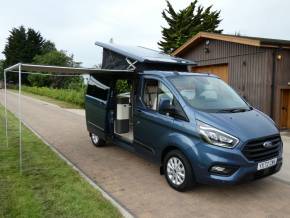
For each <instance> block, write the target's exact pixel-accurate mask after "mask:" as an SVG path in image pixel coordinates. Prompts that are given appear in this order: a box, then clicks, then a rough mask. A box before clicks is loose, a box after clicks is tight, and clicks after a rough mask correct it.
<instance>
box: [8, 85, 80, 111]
mask: <svg viewBox="0 0 290 218" xmlns="http://www.w3.org/2000/svg"><path fill="white" fill-rule="evenodd" d="M11 90H12V91H14V92H17V91H18V87H12V89H11ZM21 91H22V92H23V94H25V95H29V96H31V97H34V98H38V99H40V100H43V101H46V102H49V103H53V104H56V105H59V106H60V107H63V108H78V109H79V108H84V99H85V98H84V90H74V89H53V88H47V87H31V86H22V87H21Z"/></svg>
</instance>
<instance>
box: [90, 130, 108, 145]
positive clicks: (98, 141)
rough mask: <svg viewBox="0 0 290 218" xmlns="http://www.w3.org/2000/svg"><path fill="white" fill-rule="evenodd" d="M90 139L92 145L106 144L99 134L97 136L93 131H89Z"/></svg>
mask: <svg viewBox="0 0 290 218" xmlns="http://www.w3.org/2000/svg"><path fill="white" fill-rule="evenodd" d="M90 137H91V141H92V143H93V145H94V146H96V147H101V146H104V145H105V144H106V142H105V141H104V140H103V139H101V138H100V137H99V136H97V135H96V134H95V133H90Z"/></svg>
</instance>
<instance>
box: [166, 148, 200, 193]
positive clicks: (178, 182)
mask: <svg viewBox="0 0 290 218" xmlns="http://www.w3.org/2000/svg"><path fill="white" fill-rule="evenodd" d="M163 166H164V173H165V177H166V180H167V182H168V184H169V185H170V186H171V187H172V188H173V189H175V190H177V191H180V192H182V191H186V190H188V189H190V188H192V187H193V186H194V185H195V184H196V181H195V178H194V174H193V170H192V167H191V165H190V163H189V161H188V160H187V158H186V157H185V155H184V154H182V153H181V152H180V151H179V150H173V151H170V152H169V153H168V154H167V155H166V156H165V158H164V165H163Z"/></svg>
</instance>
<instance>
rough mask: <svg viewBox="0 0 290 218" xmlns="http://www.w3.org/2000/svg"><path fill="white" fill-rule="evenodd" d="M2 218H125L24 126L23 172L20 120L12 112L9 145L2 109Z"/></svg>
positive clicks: (0, 183)
mask: <svg viewBox="0 0 290 218" xmlns="http://www.w3.org/2000/svg"><path fill="white" fill-rule="evenodd" d="M0 117H1V124H0V217H29V218H34V217H53V218H54V217H121V215H120V213H119V212H118V210H117V209H116V208H114V207H113V206H112V205H111V204H110V202H108V201H107V200H105V199H104V198H103V197H102V195H101V194H100V193H99V192H98V191H97V190H95V189H94V188H93V187H92V186H91V185H89V184H88V183H87V182H86V181H85V180H84V179H82V178H81V177H80V175H79V174H78V173H77V172H75V171H74V170H72V169H71V167H70V166H68V165H67V164H66V163H65V162H64V161H63V160H62V159H60V158H59V157H58V156H57V155H56V154H55V153H54V152H53V151H51V150H50V148H49V147H48V146H47V145H45V144H44V143H43V142H42V141H41V140H40V139H39V138H38V137H36V136H35V135H34V134H33V133H32V132H31V131H29V130H28V129H27V128H25V127H23V172H22V174H20V173H19V158H18V157H19V150H18V140H19V137H18V120H17V119H16V118H15V117H14V116H13V115H12V114H10V113H9V142H10V144H9V147H8V148H7V147H6V144H5V137H4V136H5V132H4V127H3V125H2V124H3V122H2V121H3V117H4V112H3V107H1V106H0Z"/></svg>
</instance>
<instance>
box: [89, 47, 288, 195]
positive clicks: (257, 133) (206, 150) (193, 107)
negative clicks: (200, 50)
mask: <svg viewBox="0 0 290 218" xmlns="http://www.w3.org/2000/svg"><path fill="white" fill-rule="evenodd" d="M116 51H118V52H119V50H114V52H116ZM151 60H153V58H151ZM155 60H156V59H154V61H155ZM158 60H160V58H159V59H158ZM176 61H177V62H178V61H180V60H176ZM182 61H183V60H182ZM171 62H172V61H171ZM171 62H170V63H171ZM132 63H133V61H132V60H129V61H128V64H129V65H130V66H132ZM178 63H181V62H178ZM154 64H155V63H154ZM156 67H157V66H156V64H155V65H154V68H156ZM175 67H176V66H173V65H170V64H168V65H166V67H164V68H162V69H158V70H152V69H149V70H146V69H145V70H144V69H142V70H139V72H136V69H132V73H130V72H129V71H126V73H123V74H118V75H111V74H110V75H91V76H90V80H89V82H88V89H87V93H86V101H85V108H86V120H87V128H88V131H89V135H90V137H91V140H92V143H93V144H94V145H95V146H104V145H105V144H106V143H114V144H117V145H119V146H122V147H124V148H126V149H128V150H130V151H133V152H135V153H137V154H139V155H141V156H142V157H144V158H146V159H148V160H150V161H153V162H155V163H156V164H158V165H159V166H160V173H161V174H164V175H165V178H166V180H167V182H168V184H169V185H170V186H171V187H172V188H174V189H175V190H177V191H184V190H188V189H190V188H192V187H194V186H195V185H196V184H198V183H203V184H212V183H214V184H236V183H240V182H244V181H250V180H254V179H258V178H262V177H265V176H269V175H272V174H274V173H276V172H278V171H279V170H280V169H281V166H282V148H283V143H282V140H281V136H280V133H279V130H278V128H277V126H276V125H275V123H274V122H273V121H272V119H271V118H269V117H268V116H267V115H266V114H264V113H263V112H261V111H259V110H257V109H255V108H254V107H252V106H251V105H250V104H249V103H247V102H246V101H245V100H244V99H243V98H241V97H240V96H239V95H238V94H237V93H236V92H235V91H234V90H233V89H232V88H231V87H230V86H229V85H227V84H226V83H225V82H224V81H222V80H221V79H220V78H218V77H217V76H215V75H212V74H208V73H190V72H186V71H185V72H182V71H181V70H180V69H179V70H178V71H176V70H175V69H173V70H171V69H172V68H175ZM165 68H166V69H165ZM119 80H123V81H126V82H127V84H129V87H130V90H129V91H127V92H126V93H119V90H118V85H117V84H118V83H119V82H118V81H119Z"/></svg>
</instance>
